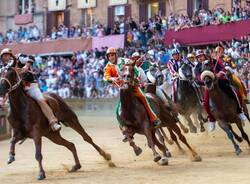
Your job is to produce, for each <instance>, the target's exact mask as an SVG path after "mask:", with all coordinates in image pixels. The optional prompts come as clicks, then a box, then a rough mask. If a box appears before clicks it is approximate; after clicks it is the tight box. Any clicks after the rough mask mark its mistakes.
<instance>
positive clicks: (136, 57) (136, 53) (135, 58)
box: [130, 52, 143, 66]
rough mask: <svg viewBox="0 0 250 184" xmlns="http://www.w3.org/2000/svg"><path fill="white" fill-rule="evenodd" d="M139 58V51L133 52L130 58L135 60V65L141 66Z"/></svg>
mask: <svg viewBox="0 0 250 184" xmlns="http://www.w3.org/2000/svg"><path fill="white" fill-rule="evenodd" d="M140 58H141V56H140V54H139V52H134V53H133V54H132V56H131V58H130V59H131V60H133V61H135V62H136V66H141V65H142V63H143V61H142V60H141V59H140Z"/></svg>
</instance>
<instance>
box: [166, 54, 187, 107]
mask: <svg viewBox="0 0 250 184" xmlns="http://www.w3.org/2000/svg"><path fill="white" fill-rule="evenodd" d="M182 62H183V60H182V58H181V55H180V51H179V50H178V49H173V50H172V59H170V60H169V62H168V64H167V65H168V69H169V71H170V74H171V75H172V77H173V84H172V100H173V101H174V102H176V88H177V86H176V85H177V84H176V77H178V76H179V73H178V70H179V68H180V67H181V65H182Z"/></svg>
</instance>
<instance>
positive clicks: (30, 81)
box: [1, 48, 61, 131]
mask: <svg viewBox="0 0 250 184" xmlns="http://www.w3.org/2000/svg"><path fill="white" fill-rule="evenodd" d="M7 51H8V52H7ZM6 55H7V56H6ZM11 58H12V59H11ZM1 59H2V62H3V64H4V65H6V64H7V63H11V66H13V67H16V68H17V69H19V70H18V71H19V72H20V73H23V83H24V85H25V87H24V90H25V91H26V92H27V94H28V95H29V96H30V97H31V98H33V99H35V100H36V101H37V103H38V104H39V106H40V108H41V110H42V112H43V113H44V115H45V116H46V117H47V118H48V120H49V123H50V125H51V129H52V130H53V131H58V130H60V129H61V125H59V124H58V120H57V118H56V117H55V115H54V114H53V112H52V110H51V108H50V107H49V105H48V104H47V102H46V101H45V99H44V97H43V94H42V93H41V91H40V89H39V87H38V84H37V83H36V81H35V77H34V73H33V72H32V64H33V63H34V62H35V58H34V57H33V56H27V55H24V54H19V55H18V56H17V59H16V57H15V56H14V55H13V53H12V51H11V50H10V49H7V48H6V49H3V50H2V52H1ZM13 60H14V61H15V62H13ZM7 65H9V64H7Z"/></svg>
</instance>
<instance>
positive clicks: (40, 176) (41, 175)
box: [37, 173, 46, 180]
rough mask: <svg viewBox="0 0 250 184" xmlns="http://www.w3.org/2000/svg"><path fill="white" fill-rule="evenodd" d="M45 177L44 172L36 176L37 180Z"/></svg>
mask: <svg viewBox="0 0 250 184" xmlns="http://www.w3.org/2000/svg"><path fill="white" fill-rule="evenodd" d="M45 178H46V176H45V174H44V173H41V174H39V175H38V176H37V180H44V179H45Z"/></svg>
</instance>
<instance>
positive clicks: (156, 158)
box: [154, 154, 161, 162]
mask: <svg viewBox="0 0 250 184" xmlns="http://www.w3.org/2000/svg"><path fill="white" fill-rule="evenodd" d="M159 160H161V155H159V154H157V155H155V156H154V162H158V161H159Z"/></svg>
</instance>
